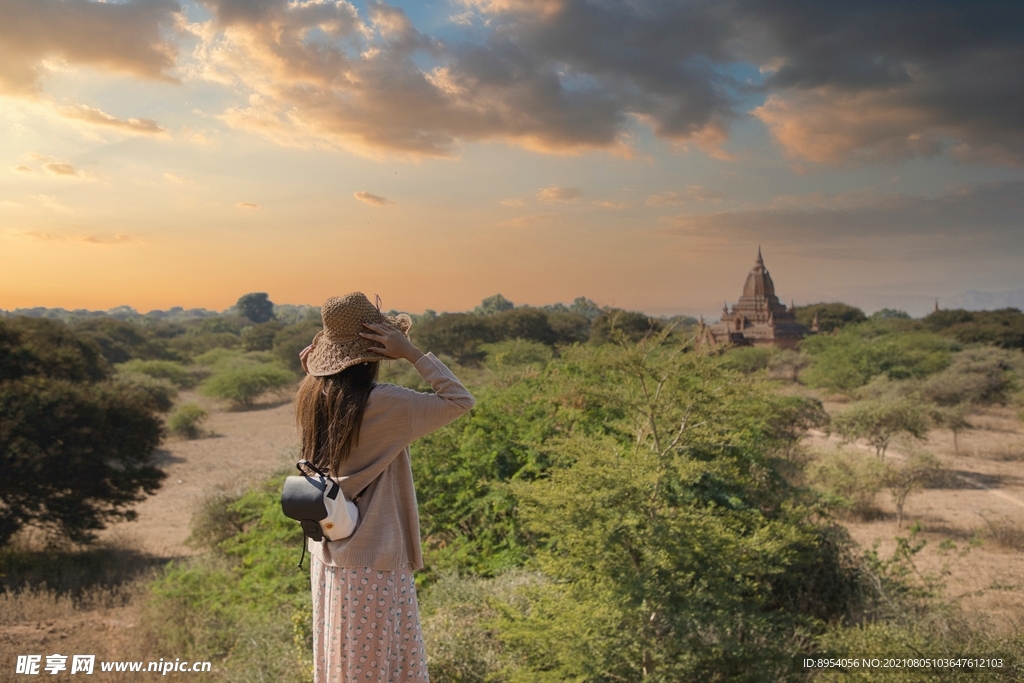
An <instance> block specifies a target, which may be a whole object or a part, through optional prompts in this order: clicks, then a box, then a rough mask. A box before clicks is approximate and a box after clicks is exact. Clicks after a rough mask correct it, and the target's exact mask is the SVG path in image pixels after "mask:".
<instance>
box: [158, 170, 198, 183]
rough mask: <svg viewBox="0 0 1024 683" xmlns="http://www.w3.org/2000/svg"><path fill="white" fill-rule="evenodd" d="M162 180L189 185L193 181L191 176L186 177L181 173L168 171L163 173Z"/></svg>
mask: <svg viewBox="0 0 1024 683" xmlns="http://www.w3.org/2000/svg"><path fill="white" fill-rule="evenodd" d="M164 180H166V181H168V182H171V183H174V184H175V185H191V184H192V183H195V181H194V180H192V179H191V178H186V177H185V176H183V175H178V174H177V173H171V172H170V171H168V172H167V173H164Z"/></svg>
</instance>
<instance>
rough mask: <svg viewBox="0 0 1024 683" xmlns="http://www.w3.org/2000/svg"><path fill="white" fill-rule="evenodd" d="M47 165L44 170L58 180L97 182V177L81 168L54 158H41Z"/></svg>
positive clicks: (44, 165)
mask: <svg viewBox="0 0 1024 683" xmlns="http://www.w3.org/2000/svg"><path fill="white" fill-rule="evenodd" d="M41 160H44V161H45V162H46V163H44V164H43V169H45V170H46V172H47V173H49V174H50V175H53V176H57V177H58V178H84V179H87V180H95V179H96V176H95V175H93V174H92V173H89V172H88V171H83V170H82V169H80V168H75V167H74V166H73V165H71V164H69V163H67V162H66V161H59V160H57V159H53V158H52V157H41Z"/></svg>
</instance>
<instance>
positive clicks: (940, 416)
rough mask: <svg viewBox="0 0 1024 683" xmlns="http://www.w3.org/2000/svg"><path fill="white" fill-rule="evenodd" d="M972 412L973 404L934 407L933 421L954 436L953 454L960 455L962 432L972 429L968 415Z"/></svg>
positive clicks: (932, 411) (932, 412)
mask: <svg viewBox="0 0 1024 683" xmlns="http://www.w3.org/2000/svg"><path fill="white" fill-rule="evenodd" d="M970 412H971V404H970V403H967V402H964V403H960V404H958V405H955V406H948V407H947V406H934V407H933V408H932V410H931V418H932V421H933V422H935V424H936V425H937V426H939V427H945V428H946V429H948V430H949V431H950V432H951V433H952V434H953V452H954V453H956V454H957V455H960V440H959V436H960V432H962V431H964V430H965V429H970V427H971V423H970V422H968V421H967V415H968V413H970Z"/></svg>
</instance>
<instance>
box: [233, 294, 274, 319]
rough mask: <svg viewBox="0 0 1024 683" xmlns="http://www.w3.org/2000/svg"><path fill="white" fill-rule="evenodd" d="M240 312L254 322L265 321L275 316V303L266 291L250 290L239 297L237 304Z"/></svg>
mask: <svg viewBox="0 0 1024 683" xmlns="http://www.w3.org/2000/svg"><path fill="white" fill-rule="evenodd" d="M235 307H236V308H238V312H239V314H241V315H243V316H245V317H246V318H248V319H249V320H251V321H253V322H254V323H265V322H267V321H268V320H270V319H271V318H273V317H274V304H273V303H271V301H270V299H269V298H267V293H266V292H250V293H249V294H243V295H242V296H241V297H239V299H238V302H237V303H236V304H235Z"/></svg>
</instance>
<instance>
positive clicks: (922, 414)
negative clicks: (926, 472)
mask: <svg viewBox="0 0 1024 683" xmlns="http://www.w3.org/2000/svg"><path fill="white" fill-rule="evenodd" d="M831 428H832V429H833V430H834V431H835V432H836V433H837V434H839V435H840V436H841V437H842V438H843V440H844V441H845V442H847V443H851V442H853V441H856V440H857V439H865V440H866V441H867V442H868V443H869V444H871V445H872V446H874V447H875V453H876V454H877V455H878V457H879V458H884V457H885V451H886V449H887V448H888V447H889V443H890V442H891V441H892V440H893V438H895V437H896V436H897V435H900V434H906V435H909V436H913V437H915V438H918V439H923V438H925V436H927V434H928V415H927V412H926V407H925V405H924V404H923V403H921V402H920V401H917V400H914V399H912V398H901V399H895V400H888V399H872V400H867V401H858V402H857V403H854V404H853V405H852V406H850V407H849V408H847V409H846V410H844V411H843V412H841V413H839V414H838V415H835V416H834V417H833V418H832V425H831Z"/></svg>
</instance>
